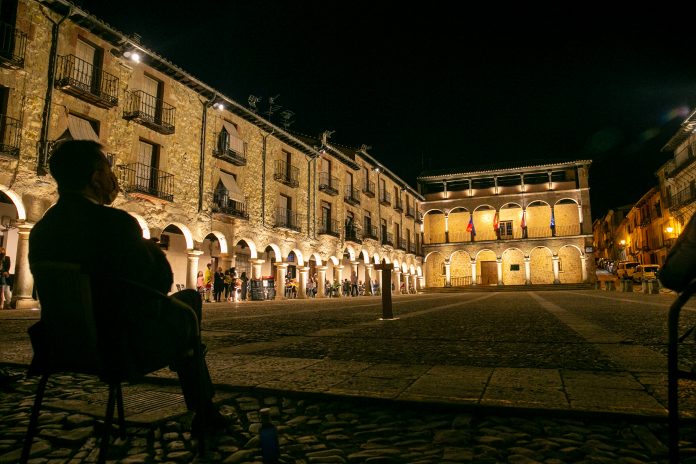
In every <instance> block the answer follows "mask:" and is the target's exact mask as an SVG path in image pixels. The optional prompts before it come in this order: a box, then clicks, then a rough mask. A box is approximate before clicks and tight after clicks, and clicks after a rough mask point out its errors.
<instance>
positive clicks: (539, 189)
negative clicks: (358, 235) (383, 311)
mask: <svg viewBox="0 0 696 464" xmlns="http://www.w3.org/2000/svg"><path fill="white" fill-rule="evenodd" d="M589 165H590V161H572V162H559V163H548V164H539V165H509V166H505V167H502V168H495V167H491V168H482V169H479V170H472V171H466V172H452V171H450V172H437V173H425V174H423V175H422V176H420V177H419V178H418V187H419V191H420V192H421V194H422V195H423V197H424V199H425V200H424V202H423V204H422V206H421V207H422V210H423V224H422V229H421V234H422V243H423V250H424V254H425V264H424V266H425V275H426V285H427V286H429V287H447V286H468V285H533V284H551V283H580V282H591V281H593V280H594V275H595V273H594V255H593V248H592V247H593V243H592V241H593V237H592V221H591V216H590V195H589V186H588V171H589Z"/></svg>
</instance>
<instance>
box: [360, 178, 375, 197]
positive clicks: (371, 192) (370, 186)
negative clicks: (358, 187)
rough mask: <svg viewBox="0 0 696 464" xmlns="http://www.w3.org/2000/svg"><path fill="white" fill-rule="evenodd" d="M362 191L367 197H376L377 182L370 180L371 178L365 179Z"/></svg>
mask: <svg viewBox="0 0 696 464" xmlns="http://www.w3.org/2000/svg"><path fill="white" fill-rule="evenodd" d="M362 193H363V195H365V196H366V197H370V198H374V197H375V183H374V182H370V181H369V180H367V181H365V182H364V183H363V188H362Z"/></svg>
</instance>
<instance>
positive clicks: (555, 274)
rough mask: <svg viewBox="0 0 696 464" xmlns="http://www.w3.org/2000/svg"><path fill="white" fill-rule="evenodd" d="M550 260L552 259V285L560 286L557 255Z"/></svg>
mask: <svg viewBox="0 0 696 464" xmlns="http://www.w3.org/2000/svg"><path fill="white" fill-rule="evenodd" d="M552 259H553V283H554V284H560V283H561V279H560V278H559V276H558V262H559V261H560V258H559V257H558V255H553V256H552Z"/></svg>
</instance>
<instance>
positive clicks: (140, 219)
mask: <svg viewBox="0 0 696 464" xmlns="http://www.w3.org/2000/svg"><path fill="white" fill-rule="evenodd" d="M126 212H127V213H128V214H130V215H131V216H133V217H134V218H135V220H136V221H138V225H139V226H140V229H141V230H142V231H143V238H146V239H149V238H150V226H148V225H147V221H146V220H145V218H144V217H142V216H141V215H139V214H138V213H133V212H131V211H126Z"/></svg>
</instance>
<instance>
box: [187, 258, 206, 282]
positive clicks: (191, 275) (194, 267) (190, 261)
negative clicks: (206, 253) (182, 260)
mask: <svg viewBox="0 0 696 464" xmlns="http://www.w3.org/2000/svg"><path fill="white" fill-rule="evenodd" d="M202 254H203V252H202V251H201V250H186V288H196V285H197V282H196V281H197V280H198V258H200V256H201V255H202Z"/></svg>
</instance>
